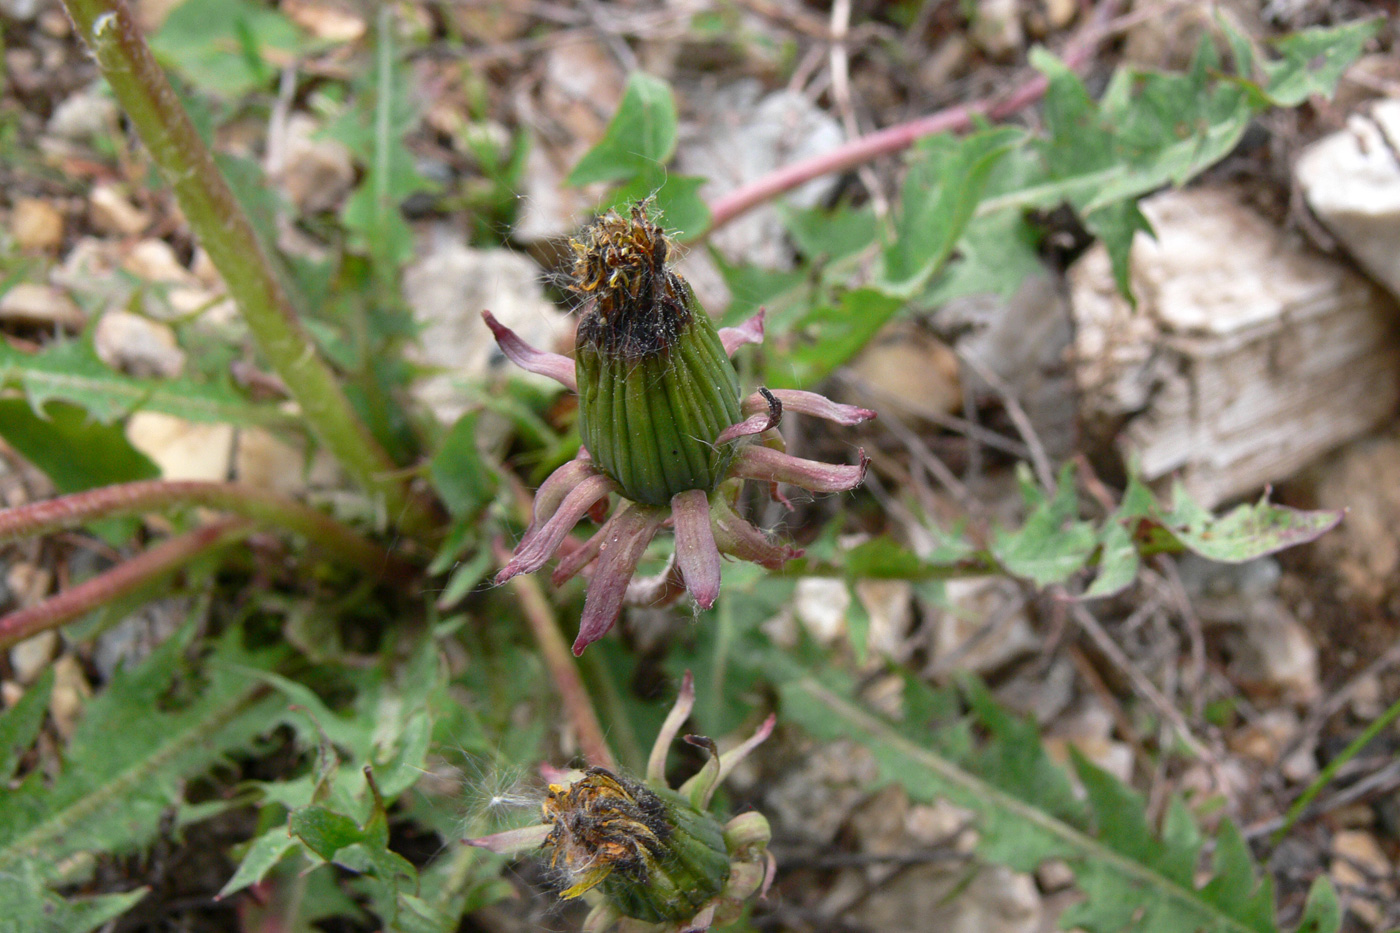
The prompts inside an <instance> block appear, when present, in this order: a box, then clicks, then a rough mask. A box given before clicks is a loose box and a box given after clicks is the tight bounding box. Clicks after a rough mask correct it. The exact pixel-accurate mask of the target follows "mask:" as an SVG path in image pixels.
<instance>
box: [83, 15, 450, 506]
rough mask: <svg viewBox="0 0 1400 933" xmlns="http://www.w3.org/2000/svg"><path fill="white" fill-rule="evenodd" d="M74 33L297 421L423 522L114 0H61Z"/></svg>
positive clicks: (378, 492)
mask: <svg viewBox="0 0 1400 933" xmlns="http://www.w3.org/2000/svg"><path fill="white" fill-rule="evenodd" d="M63 2H64V6H65V7H66V9H67V11H68V15H69V16H70V17H71V18H72V20H73V25H74V27H75V29H76V31H77V33H78V35H79V36H81V37H82V38H83V41H84V42H85V43H86V44H87V46H88V48H90V49H91V50H92V53H93V56H94V57H95V58H96V59H97V63H98V65H99V66H100V67H101V69H102V74H103V77H105V78H106V79H107V83H108V84H109V85H110V86H111V88H112V93H113V94H114V95H115V96H116V98H117V101H118V102H119V103H120V104H121V105H122V109H123V110H124V111H125V112H126V115H127V117H128V118H129V119H130V120H131V123H132V126H134V127H135V129H136V132H137V133H138V134H139V135H140V137H141V139H142V141H143V142H144V143H145V144H146V147H147V149H148V150H149V151H150V153H151V156H152V158H153V159H154V161H155V163H156V165H157V166H158V167H159V169H160V171H161V175H162V176H163V177H164V178H165V180H166V182H167V183H168V184H169V185H170V186H171V188H172V189H173V190H174V192H175V196H176V198H177V199H178V201H179V203H180V209H181V210H182V211H183V212H184V215H185V217H186V219H187V220H188V221H189V224H190V227H191V228H192V229H193V230H194V232H195V235H196V236H198V238H199V241H200V243H201V244H203V246H204V248H205V249H206V250H207V251H208V253H209V258H210V259H211V260H212V261H213V263H214V266H215V267H216V268H217V269H218V270H219V272H220V273H221V274H222V275H223V278H224V281H225V282H226V283H227V284H228V289H229V293H230V295H231V296H232V297H233V299H234V301H235V303H236V304H237V305H238V308H239V311H240V312H241V313H242V315H243V318H244V320H246V321H247V323H248V330H249V332H250V333H251V334H252V335H253V339H254V340H255V341H256V342H257V345H258V348H259V349H260V350H261V351H262V353H263V355H264V356H265V357H266V358H267V361H268V362H269V363H270V364H271V366H272V368H273V370H275V371H276V373H277V375H278V376H279V377H281V379H282V381H283V382H284V383H285V384H286V386H287V389H288V391H289V392H290V393H291V395H292V397H293V398H294V399H295V400H296V402H297V404H298V405H299V406H300V407H301V411H302V415H303V417H304V418H305V419H306V423H307V424H308V425H309V426H310V428H311V430H312V431H313V433H314V434H315V435H316V437H317V439H318V440H320V441H321V443H323V444H325V445H326V447H327V448H328V449H329V450H330V451H331V452H332V453H333V454H334V455H335V457H336V459H338V460H339V461H340V462H341V464H342V465H343V466H344V467H345V469H346V470H347V471H348V472H349V473H350V475H351V476H352V477H354V479H355V481H356V482H357V483H359V485H360V486H361V488H363V489H364V490H365V491H366V492H368V493H369V494H370V495H371V496H373V497H374V498H375V500H376V501H377V503H378V504H379V505H380V506H381V507H382V509H383V513H384V515H385V517H386V518H387V519H388V520H389V521H391V522H393V523H395V524H398V525H401V526H402V527H404V528H407V529H410V530H419V531H422V530H426V529H429V528H431V527H432V525H433V522H432V519H431V515H430V513H429V511H428V509H427V507H426V506H425V505H424V504H423V503H422V502H420V501H419V500H418V499H416V498H415V497H414V496H413V495H412V494H411V492H410V490H409V486H408V484H407V482H406V481H405V480H404V479H403V478H402V477H400V476H399V475H397V474H396V473H395V469H396V467H395V464H394V463H393V461H392V460H391V459H390V458H389V455H388V454H387V453H386V452H385V451H384V449H383V448H382V447H380V445H379V443H378V442H377V441H376V440H375V439H374V437H373V435H371V434H370V432H369V429H368V428H367V427H366V426H365V424H364V423H363V422H362V421H361V420H360V418H359V417H358V416H357V415H356V413H355V411H354V409H353V408H352V407H351V405H350V401H349V399H348V398H347V397H346V395H345V393H344V392H343V391H342V390H341V387H340V383H339V381H338V380H337V377H336V374H335V372H334V371H333V370H332V369H331V367H330V365H329V364H328V363H327V362H326V361H325V360H324V359H323V358H322V357H321V355H320V354H319V353H318V352H317V350H316V345H315V343H314V342H313V341H312V340H311V337H310V335H309V334H308V333H307V332H306V330H305V329H304V328H303V327H302V326H301V323H300V320H299V318H298V316H297V313H296V309H295V308H294V307H293V305H292V300H291V297H290V295H289V294H288V292H287V290H286V288H285V287H284V286H283V285H282V283H281V282H280V281H279V279H278V276H277V273H276V272H275V270H274V269H273V266H272V263H271V261H270V260H269V258H268V256H267V253H266V252H265V251H264V248H263V245H262V243H260V242H259V240H258V237H257V235H256V234H255V232H254V231H253V226H252V224H251V223H250V222H249V220H248V217H247V215H246V214H245V213H244V212H243V210H242V208H241V207H239V205H238V202H237V201H236V200H235V199H234V196H233V192H232V191H231V190H230V189H229V186H228V182H227V181H226V180H225V179H224V177H223V175H222V174H221V173H220V172H219V169H218V167H217V166H216V165H215V163H214V158H213V156H212V155H211V154H210V152H209V150H208V148H207V147H205V145H204V143H203V141H202V140H201V139H200V138H199V134H198V133H197V132H196V131H195V128H194V125H193V124H192V123H191V122H190V119H189V115H188V114H186V113H185V110H184V108H183V107H182V106H181V105H180V102H179V100H178V98H177V97H176V96H175V91H174V90H173V89H172V88H171V86H170V82H169V80H167V78H166V76H165V73H164V72H163V71H162V70H161V68H160V66H159V65H158V64H157V63H156V60H155V58H154V57H153V56H152V55H151V50H150V48H149V47H148V46H147V45H146V41H145V39H144V38H143V37H142V35H141V31H140V28H139V27H138V26H137V25H136V22H135V19H134V18H133V16H132V14H131V10H130V8H129V7H128V5H127V3H126V2H124V0H63Z"/></svg>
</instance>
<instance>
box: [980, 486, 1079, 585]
mask: <svg viewBox="0 0 1400 933" xmlns="http://www.w3.org/2000/svg"><path fill="white" fill-rule="evenodd" d="M1018 468H1019V472H1020V475H1021V490H1022V495H1023V496H1024V497H1025V499H1026V504H1027V505H1028V506H1029V507H1030V514H1029V515H1028V516H1027V517H1026V522H1025V524H1024V525H1023V526H1022V527H1021V528H1020V529H1019V530H1018V531H998V532H997V534H996V536H995V538H994V539H993V541H992V547H991V551H992V553H993V554H994V555H996V558H997V561H998V562H999V563H1000V564H1001V566H1002V567H1003V568H1004V569H1005V570H1006V572H1007V573H1010V574H1014V575H1016V576H1018V577H1024V578H1026V579H1027V580H1030V581H1031V582H1033V583H1035V585H1036V586H1049V585H1050V584H1052V583H1062V582H1064V581H1065V580H1068V579H1069V578H1070V577H1071V576H1073V575H1074V574H1075V573H1077V572H1079V571H1080V570H1081V569H1083V567H1084V565H1085V563H1086V562H1087V561H1088V559H1089V555H1090V554H1092V553H1093V551H1094V548H1095V546H1096V545H1097V543H1098V540H1097V538H1098V536H1097V535H1096V534H1095V532H1094V529H1093V526H1092V525H1090V524H1089V523H1088V522H1084V521H1080V520H1079V517H1078V516H1079V501H1078V498H1077V497H1076V496H1075V492H1074V468H1073V465H1066V466H1065V468H1064V469H1063V470H1061V471H1060V478H1059V491H1058V492H1057V493H1056V495H1055V497H1054V499H1046V498H1045V495H1044V493H1043V492H1042V491H1041V490H1040V489H1038V488H1037V487H1036V485H1035V483H1034V481H1033V480H1032V478H1031V476H1030V470H1029V469H1028V468H1027V467H1026V465H1025V464H1019V465H1018Z"/></svg>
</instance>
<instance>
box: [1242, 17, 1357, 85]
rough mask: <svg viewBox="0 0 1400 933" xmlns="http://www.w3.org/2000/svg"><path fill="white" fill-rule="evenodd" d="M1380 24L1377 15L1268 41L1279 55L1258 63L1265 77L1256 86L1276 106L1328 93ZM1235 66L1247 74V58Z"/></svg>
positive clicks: (1306, 30) (1246, 75)
mask: <svg viewBox="0 0 1400 933" xmlns="http://www.w3.org/2000/svg"><path fill="white" fill-rule="evenodd" d="M1221 25H1222V26H1223V27H1224V28H1225V30H1226V32H1227V34H1229V35H1230V37H1231V46H1232V48H1235V49H1236V50H1237V54H1238V49H1239V47H1240V43H1239V41H1237V40H1238V38H1239V37H1238V34H1237V33H1235V31H1234V30H1233V29H1232V28H1231V26H1230V24H1229V23H1228V22H1227V21H1225V20H1224V19H1223V18H1222V19H1221ZM1384 25H1385V18H1384V17H1379V16H1378V17H1375V18H1373V19H1368V20H1361V21H1359V22H1355V23H1344V24H1343V25H1340V26H1333V27H1330V28H1325V27H1318V28H1315V29H1305V30H1303V31H1302V32H1297V33H1294V34H1292V35H1289V36H1284V37H1283V38H1281V39H1278V40H1276V41H1274V42H1273V43H1272V45H1273V47H1274V50H1275V51H1277V52H1278V53H1279V56H1280V57H1279V60H1277V61H1272V62H1269V61H1264V62H1260V63H1259V67H1260V69H1261V70H1262V71H1263V72H1264V76H1265V79H1266V82H1265V85H1264V86H1263V87H1262V88H1260V89H1259V90H1260V91H1261V92H1262V94H1263V95H1264V97H1265V98H1266V99H1267V100H1268V102H1269V103H1271V104H1273V105H1275V106H1278V107H1294V106H1297V105H1298V104H1301V103H1303V102H1304V101H1306V100H1307V99H1308V98H1309V97H1312V96H1313V95H1315V94H1320V95H1322V96H1324V97H1331V96H1332V94H1333V93H1335V91H1336V89H1337V82H1338V81H1340V80H1341V77H1342V74H1343V73H1344V72H1345V71H1346V70H1347V68H1348V67H1350V65H1351V63H1352V62H1354V61H1356V60H1357V59H1358V58H1359V57H1360V56H1361V53H1362V51H1363V50H1364V49H1365V46H1366V43H1367V42H1369V41H1370V40H1371V39H1372V38H1374V37H1375V36H1376V34H1377V33H1379V32H1380V30H1381V28H1382V27H1383V26H1384ZM1238 67H1239V69H1240V71H1241V72H1242V73H1243V74H1244V76H1245V77H1248V76H1249V75H1248V71H1247V68H1248V59H1247V58H1246V59H1245V61H1244V62H1242V63H1241V64H1240V65H1239V66H1238Z"/></svg>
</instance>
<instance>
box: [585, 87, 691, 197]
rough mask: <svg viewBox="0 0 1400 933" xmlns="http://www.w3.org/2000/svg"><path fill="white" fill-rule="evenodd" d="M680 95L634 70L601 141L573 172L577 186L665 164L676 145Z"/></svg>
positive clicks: (626, 176) (624, 177) (633, 174)
mask: <svg viewBox="0 0 1400 933" xmlns="http://www.w3.org/2000/svg"><path fill="white" fill-rule="evenodd" d="M676 128H677V122H676V101H675V98H674V96H673V95H672V94H671V86H670V85H669V84H667V83H666V82H665V81H662V80H661V79H660V78H653V77H652V76H651V75H648V74H645V73H643V72H640V71H638V72H633V74H632V76H631V77H630V78H628V80H627V89H626V90H625V91H624V92H623V94H622V103H621V104H620V105H619V106H618V108H617V113H615V114H614V115H613V118H612V120H611V122H609V123H608V128H607V129H606V130H605V131H604V132H603V138H602V139H601V140H599V141H598V145H596V146H594V147H593V148H592V149H590V150H588V152H586V153H585V154H584V156H583V158H582V159H580V160H579V162H578V164H577V165H575V166H574V170H573V171H572V172H570V173H569V177H568V179H567V180H566V182H565V183H566V184H568V185H570V186H572V187H575V188H577V187H581V186H583V185H589V184H593V183H594V182H602V181H624V180H628V179H631V178H634V177H636V176H638V175H643V174H646V173H647V172H648V171H650V170H651V169H653V168H655V167H657V166H662V165H665V164H666V163H667V162H669V161H670V159H671V156H672V155H673V154H674V153H675V151H676Z"/></svg>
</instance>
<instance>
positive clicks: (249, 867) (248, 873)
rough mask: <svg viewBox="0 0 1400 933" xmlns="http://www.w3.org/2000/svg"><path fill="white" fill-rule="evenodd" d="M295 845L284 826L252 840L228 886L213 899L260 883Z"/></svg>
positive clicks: (220, 898) (276, 827)
mask: <svg viewBox="0 0 1400 933" xmlns="http://www.w3.org/2000/svg"><path fill="white" fill-rule="evenodd" d="M296 844H297V843H296V839H294V838H292V835H291V833H289V832H288V831H287V827H286V826H274V827H272V828H271V829H269V830H268V831H267V832H265V833H263V834H262V835H261V836H259V837H258V838H256V839H254V840H253V842H252V844H251V845H250V846H248V851H247V852H246V853H244V855H243V861H242V862H240V863H239V864H238V871H236V872H234V873H233V877H232V878H230V879H229V880H228V884H226V885H224V886H223V887H222V888H220V889H219V893H218V894H217V895H215V897H214V899H215V900H216V901H219V900H223V899H224V898H226V897H228V896H229V895H230V894H234V893H236V892H238V891H242V890H243V889H244V888H246V887H248V886H249V885H254V884H257V883H258V882H260V881H262V880H263V879H264V878H266V877H267V873H268V872H270V871H272V869H273V867H274V866H276V864H277V863H278V862H280V861H281V860H282V857H283V856H284V855H286V854H287V853H288V852H289V851H291V850H292V849H294V848H295V847H296Z"/></svg>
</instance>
